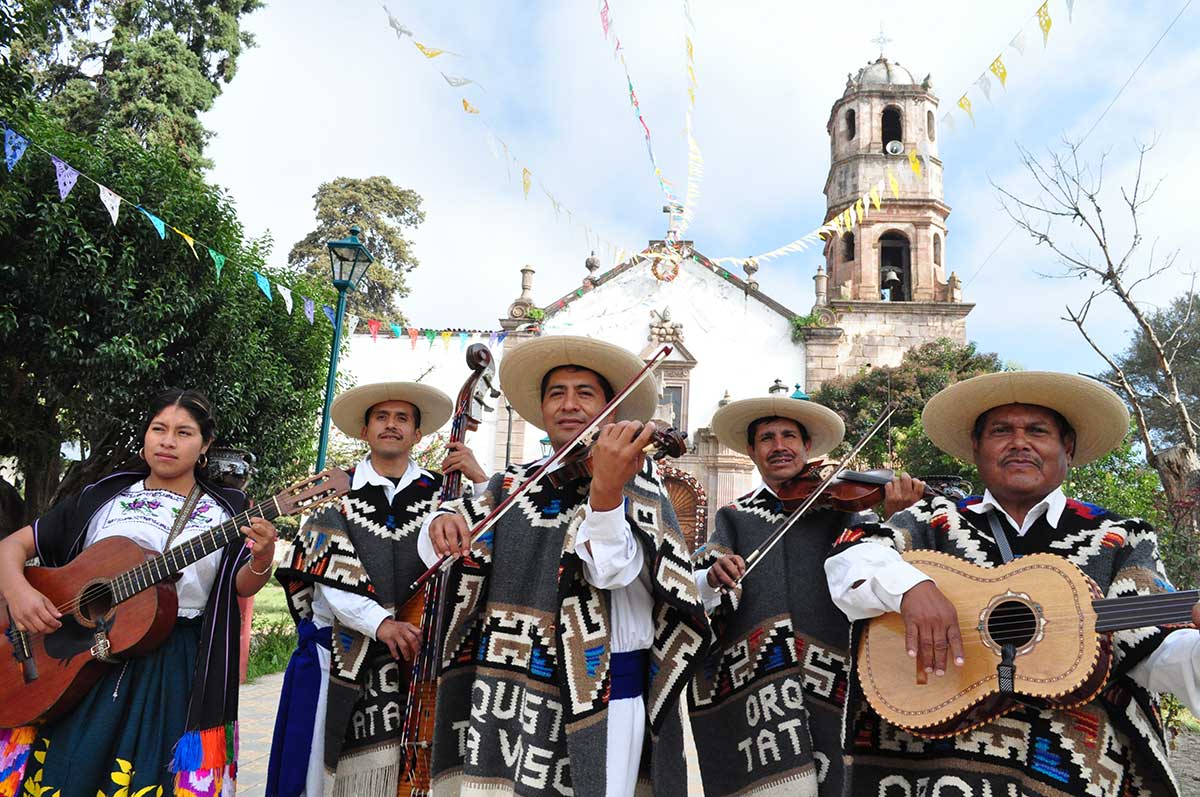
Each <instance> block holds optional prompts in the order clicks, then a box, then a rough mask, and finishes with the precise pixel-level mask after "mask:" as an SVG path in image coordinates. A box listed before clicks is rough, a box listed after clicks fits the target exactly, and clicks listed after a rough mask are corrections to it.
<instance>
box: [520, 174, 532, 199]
mask: <svg viewBox="0 0 1200 797" xmlns="http://www.w3.org/2000/svg"><path fill="white" fill-rule="evenodd" d="M532 177H533V173H532V172H530V171H529V170H528V169H521V186H522V187H523V188H524V189H525V198H526V199H529V186H530V183H531V181H532V180H531V178H532Z"/></svg>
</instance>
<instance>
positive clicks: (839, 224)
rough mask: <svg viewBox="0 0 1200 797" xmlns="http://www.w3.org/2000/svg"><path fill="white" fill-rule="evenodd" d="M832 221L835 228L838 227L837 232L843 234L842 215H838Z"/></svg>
mask: <svg viewBox="0 0 1200 797" xmlns="http://www.w3.org/2000/svg"><path fill="white" fill-rule="evenodd" d="M830 221H831V222H832V223H833V226H834V227H837V231H838V232H839V233H841V232H842V214H841V213H839V214H837V215H836V216H834V217H833V218H832V219H830Z"/></svg>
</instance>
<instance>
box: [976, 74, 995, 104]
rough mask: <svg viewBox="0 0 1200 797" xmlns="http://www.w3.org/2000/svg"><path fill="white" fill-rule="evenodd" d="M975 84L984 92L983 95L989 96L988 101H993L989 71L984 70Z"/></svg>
mask: <svg viewBox="0 0 1200 797" xmlns="http://www.w3.org/2000/svg"><path fill="white" fill-rule="evenodd" d="M975 85H976V86H978V87H979V90H980V91H981V92H983V96H984V97H986V98H987V101H988V102H991V101H992V81H991V80H990V79H989V78H988V76H987V72H984V73H983V74H982V75H980V76H979V80H976V81H975Z"/></svg>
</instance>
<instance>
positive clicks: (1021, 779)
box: [825, 371, 1200, 797]
mask: <svg viewBox="0 0 1200 797" xmlns="http://www.w3.org/2000/svg"><path fill="white" fill-rule="evenodd" d="M922 421H923V423H924V427H925V431H926V434H928V436H929V439H930V440H931V441H933V443H934V444H935V445H937V446H938V447H939V448H941V449H942V450H943V451H945V452H947V453H949V454H951V455H953V456H956V457H958V458H960V459H963V460H972V461H974V463H975V464H976V466H977V467H978V468H979V474H980V477H981V479H982V481H983V485H984V488H985V490H984V493H983V496H982V497H974V498H969V499H966V500H963V501H960V502H957V503H955V502H953V501H950V500H947V499H945V498H932V499H928V500H923V501H920V502H918V503H917V504H915V505H914V506H912V507H910V508H909V509H906V510H904V511H902V512H899V513H897V514H895V515H893V516H892V517H891V518H890V519H889V521H888V522H887V524H886V525H884V524H877V523H864V524H859V525H857V526H855V527H853V528H851V529H848V530H847V531H846V533H845V534H843V535H842V537H841V538H840V539H839V540H838V544H837V546H836V547H835V549H834V551H833V555H832V556H831V557H830V558H829V560H828V561H827V562H826V566H825V569H826V573H827V575H828V579H829V590H830V594H831V595H832V596H833V600H834V602H835V603H836V604H837V605H838V606H839V607H840V608H841V609H842V610H843V611H844V612H845V613H846V615H847V616H848V617H849V618H850V619H852V620H863V619H865V618H871V617H875V616H878V615H881V614H884V613H886V612H898V613H899V614H901V616H902V618H903V624H904V629H905V644H904V646H903V647H906V648H907V651H908V655H909V657H911V658H910V659H909V660H908V661H904V660H901V661H895V662H877V661H875V660H872V662H871V664H872V666H876V665H878V666H882V667H896V668H904V669H905V670H907V671H909V672H912V673H913V678H914V683H917V682H918V681H917V671H914V670H913V669H912V668H913V667H914V664H915V665H916V667H917V668H918V670H923V671H924V678H926V679H937V678H942V677H946V675H947V673H948V672H949V671H950V670H951V669H952V668H955V667H961V666H962V665H963V663H964V662H965V660H966V658H969V657H972V656H975V657H978V656H984V655H988V656H993V657H996V659H997V661H999V662H1000V663H1001V666H1002V667H1007V666H1015V668H1016V673H1017V674H1018V675H1019V674H1020V671H1021V666H1022V657H1021V655H1016V656H1015V658H1013V659H1012V664H1011V665H1008V664H1004V662H1003V660H1002V659H1000V658H999V657H998V656H996V654H993V653H992V652H991V651H989V650H986V649H984V648H983V647H981V644H982V642H981V639H980V637H979V633H980V632H979V631H977V630H976V629H975V628H974V626H975V624H976V623H977V622H979V620H978V618H976V617H974V616H971V617H967V616H965V615H964V614H963V613H960V612H959V611H958V610H957V609H956V608H955V606H954V605H952V604H951V603H950V601H949V600H948V599H947V598H946V596H945V595H944V594H943V593H942V592H941V591H940V590H939V589H938V586H937V584H936V583H935V580H933V579H931V578H930V577H929V576H928V575H926V574H925V573H924V572H923V571H922V570H920V569H918V568H917V567H915V566H913V565H911V564H909V563H907V562H906V561H904V560H903V559H901V558H900V554H901V553H903V552H906V551H912V550H915V549H933V550H937V551H942V552H945V553H947V554H950V555H952V556H955V557H959V558H961V559H965V560H967V561H968V562H970V563H972V564H974V565H978V566H981V567H984V568H992V567H998V566H1000V565H1001V564H1003V563H1005V562H1008V561H1011V560H1012V559H1013V558H1014V557H1021V556H1025V555H1029V554H1035V553H1041V554H1045V553H1050V554H1055V555H1057V556H1061V557H1064V558H1066V559H1067V560H1068V561H1070V562H1071V563H1073V564H1074V565H1076V566H1078V567H1079V568H1080V569H1081V570H1082V571H1083V573H1084V574H1086V575H1087V576H1089V577H1090V578H1091V579H1092V580H1093V581H1094V582H1095V584H1096V585H1097V586H1098V588H1099V590H1100V591H1101V592H1102V593H1103V596H1104V597H1105V598H1126V597H1128V596H1134V595H1150V594H1158V593H1165V592H1170V591H1173V588H1172V587H1171V584H1170V581H1169V580H1168V578H1167V575H1166V573H1165V572H1164V570H1163V566H1162V561H1161V560H1160V558H1159V556H1158V549H1157V540H1156V537H1155V533H1154V529H1153V528H1151V527H1150V526H1149V525H1148V524H1147V523H1146V522H1144V521H1142V520H1138V519H1136V518H1123V517H1120V516H1118V515H1116V514H1114V513H1112V512H1109V511H1108V510H1106V509H1104V508H1102V507H1099V506H1096V505H1095V504H1089V503H1085V502H1083V501H1080V500H1075V499H1071V498H1067V497H1066V495H1065V494H1064V493H1063V490H1062V484H1063V481H1064V480H1065V479H1066V476H1067V469H1068V468H1069V467H1070V466H1071V465H1072V464H1074V465H1083V464H1086V463H1087V462H1091V461H1093V460H1095V459H1097V458H1099V457H1101V456H1103V455H1104V454H1106V453H1108V452H1109V451H1111V450H1112V449H1113V448H1115V447H1116V446H1117V445H1118V444H1120V442H1121V441H1122V440H1123V439H1124V437H1125V434H1126V433H1127V431H1128V429H1129V414H1128V412H1127V411H1126V409H1125V405H1124V404H1123V403H1122V402H1121V400H1120V399H1119V398H1118V397H1117V396H1116V394H1114V393H1113V392H1112V391H1111V390H1109V389H1107V388H1106V387H1104V386H1103V385H1101V384H1099V383H1097V382H1095V381H1093V380H1090V379H1086V378H1084V377H1080V376H1075V375H1070V374H1059V373H1050V372H1034V371H1027V372H1006V373H996V374H987V375H984V376H978V377H975V378H973V379H968V380H965V381H963V382H959V383H957V384H954V385H951V386H950V387H948V388H946V389H945V390H943V391H942V392H940V393H938V394H937V395H936V396H934V397H933V398H932V399H931V400H930V401H929V403H928V405H927V406H926V407H925V410H924V413H923V414H922ZM1002 587H1003V585H1000V586H998V587H997V589H1001V588H1002ZM1034 599H1035V600H1036V596H1035V597H1034ZM1049 608H1052V607H1049ZM1049 608H1047V609H1046V616H1047V620H1048V622H1049V623H1055V622H1056V621H1057V622H1058V627H1056V628H1051V629H1049V630H1050V631H1052V632H1053V633H1064V630H1063V629H1062V618H1061V617H1058V618H1055V617H1054V615H1053V613H1051V612H1050V611H1049ZM1060 614H1061V612H1060ZM1191 614H1192V619H1193V622H1195V621H1196V620H1198V619H1200V612H1197V611H1196V609H1193V610H1192V612H1191ZM960 622H965V623H966V624H967V625H960ZM988 622H989V624H990V623H991V621H990V620H989V621H988ZM861 625H862V624H861V623H857V624H856V628H857V627H858V626H861ZM960 629H962V630H960ZM989 629H990V625H989ZM857 630H858V631H861V628H857ZM1066 631H1068V632H1069V631H1070V629H1066ZM989 633H990V630H989ZM1112 643H1113V644H1112V657H1113V658H1112V668H1111V671H1110V672H1109V673H1108V677H1107V679H1106V680H1105V681H1104V683H1103V684H1102V685H1101V686H1100V689H1099V691H1098V693H1096V694H1095V695H1092V696H1090V697H1089V696H1087V695H1084V696H1083V697H1082V698H1081V699H1084V700H1085V701H1086V702H1083V703H1082V704H1080V705H1077V706H1075V707H1074V708H1071V709H1063V708H1038V707H1034V706H1032V705H1028V704H1018V706H1017V707H1016V708H1015V709H1014V710H1012V711H1010V712H1008V713H1006V714H1004V715H1003V716H1001V717H998V718H995V719H990V720H982V722H981V724H978V725H976V726H974V727H973V728H972V729H970V730H966V731H963V732H960V733H958V734H956V735H953V736H951V737H949V738H943V739H938V740H930V739H925V738H919V737H917V736H915V735H913V734H912V733H909V732H908V731H906V730H904V729H902V728H900V727H898V726H895V725H893V724H891V723H889V722H887V721H886V720H884V719H882V718H881V717H880V716H879V715H878V714H877V713H876V712H875V711H874V710H873V709H872V708H871V707H870V705H869V704H867V702H866V700H865V699H864V697H863V692H862V688H861V686H862V685H861V683H860V681H859V678H858V676H857V674H855V675H854V677H853V678H852V681H851V689H850V692H849V695H848V697H847V709H846V723H847V724H846V731H845V737H844V738H845V744H846V750H845V752H846V755H847V761H848V770H847V780H848V782H847V793H848V794H854V795H870V796H871V797H875V796H876V795H881V796H882V797H887V796H888V795H906V794H917V793H927V794H942V795H951V794H952V795H955V797H959V796H960V795H961V796H962V797H982V795H988V794H990V795H994V796H995V797H1000V796H1001V795H1012V794H1018V795H1022V797H1026V796H1029V797H1034V796H1036V797H1063V795H1091V796H1093V797H1125V795H1133V794H1137V795H1170V796H1171V797H1174V795H1178V793H1179V789H1178V785H1177V784H1176V782H1175V779H1174V776H1173V775H1172V773H1171V771H1170V767H1169V765H1168V763H1167V752H1166V748H1165V745H1164V741H1163V728H1162V725H1161V721H1160V717H1159V712H1158V706H1157V699H1156V693H1158V692H1164V691H1170V692H1174V693H1175V694H1176V695H1178V696H1179V697H1180V699H1182V700H1183V701H1184V703H1186V704H1187V705H1188V706H1189V707H1190V708H1192V710H1193V711H1195V710H1196V709H1197V708H1200V678H1198V677H1197V676H1198V668H1200V632H1197V631H1196V630H1195V629H1181V630H1174V631H1171V630H1169V629H1166V628H1157V627H1148V628H1136V629H1132V630H1125V631H1117V632H1115V633H1114V635H1113V640H1112ZM1005 647H1008V646H1005ZM1013 652H1015V650H1010V651H1009V653H1010V654H1011V653H1013ZM998 677H999V678H1001V679H1004V678H1005V675H1004V673H1003V672H1002V671H998ZM1011 678H1012V676H1011V674H1010V675H1009V676H1008V679H1009V680H1011ZM916 688H917V689H921V688H923V687H920V686H918V687H916Z"/></svg>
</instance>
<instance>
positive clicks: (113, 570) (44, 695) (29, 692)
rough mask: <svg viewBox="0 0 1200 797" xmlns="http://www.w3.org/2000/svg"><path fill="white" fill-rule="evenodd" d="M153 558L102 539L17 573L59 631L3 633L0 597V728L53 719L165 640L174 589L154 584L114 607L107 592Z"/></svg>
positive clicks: (4, 610)
mask: <svg viewBox="0 0 1200 797" xmlns="http://www.w3.org/2000/svg"><path fill="white" fill-rule="evenodd" d="M155 556H158V552H157V551H148V550H145V549H143V548H141V547H139V546H138V544H137V543H135V542H133V541H132V540H129V539H126V538H124V537H109V538H107V539H103V540H100V541H99V542H97V543H96V544H95V545H92V546H89V547H88V548H87V549H85V550H84V551H83V552H82V553H80V554H79V556H77V557H75V559H73V560H72V561H71V562H70V563H69V564H67V565H65V566H64V567H27V568H25V578H26V579H28V580H29V583H30V584H31V585H32V586H33V588H34V589H36V590H38V591H39V592H41V593H42V594H43V595H45V596H46V597H47V598H49V599H50V600H51V601H52V602H53V603H54V605H55V606H58V607H60V609H59V611H61V612H62V615H63V616H62V618H61V620H60V622H62V628H60V629H58V630H57V631H55V632H53V633H51V634H46V635H41V634H37V635H33V634H18V633H17V632H16V629H10V627H9V623H10V618H9V614H8V605H7V604H6V603H5V602H4V600H3V599H2V598H0V631H3V632H4V636H3V637H2V638H0V728H15V727H18V726H20V725H28V724H29V723H31V722H34V721H35V720H40V719H46V720H49V719H54V718H55V717H57V716H60V715H61V714H63V713H65V712H66V711H67V710H69V709H70V708H71V707H72V706H74V705H75V703H76V702H78V700H79V699H80V698H82V697H83V695H84V694H86V693H87V691H88V690H89V689H91V688H92V686H93V685H94V684H95V683H96V681H98V680H99V679H100V678H101V677H102V676H103V675H104V673H105V671H106V670H107V669H108V668H109V667H111V666H113V665H114V664H116V663H119V659H121V658H127V657H131V656H142V655H145V654H147V653H149V652H150V651H152V650H154V649H155V648H157V647H158V646H159V645H161V644H162V643H163V642H164V641H166V639H167V637H168V636H170V634H171V629H172V628H174V626H175V615H176V612H177V608H178V598H177V597H176V595H175V585H174V584H172V583H165V584H156V585H154V586H153V587H152V588H150V589H147V590H144V591H142V592H139V593H137V594H136V595H134V596H133V597H131V598H129V599H127V600H125V601H123V602H120V603H115V602H114V600H113V594H112V591H111V590H110V589H109V588H108V586H107V585H108V582H109V581H111V580H112V579H113V578H115V577H117V576H118V575H120V574H121V573H124V572H126V571H128V570H131V569H133V568H135V567H137V566H138V565H140V564H142V563H143V562H145V561H146V560H147V559H149V558H151V557H155ZM61 607H70V609H69V610H68V608H61ZM14 642H15V643H16V644H17V645H21V646H22V647H23V648H24V649H23V650H19V649H18V648H16V647H14ZM19 654H28V655H31V656H32V659H25V660H24V662H23V663H20V662H21V659H24V658H25V657H24V655H22V656H21V657H20V658H18V655H19ZM31 667H32V668H33V670H32V671H31V669H30V668H31ZM34 673H36V676H37V677H36V678H32V679H31V680H29V681H28V682H26V677H25V676H26V674H30V675H32V674H34Z"/></svg>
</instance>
